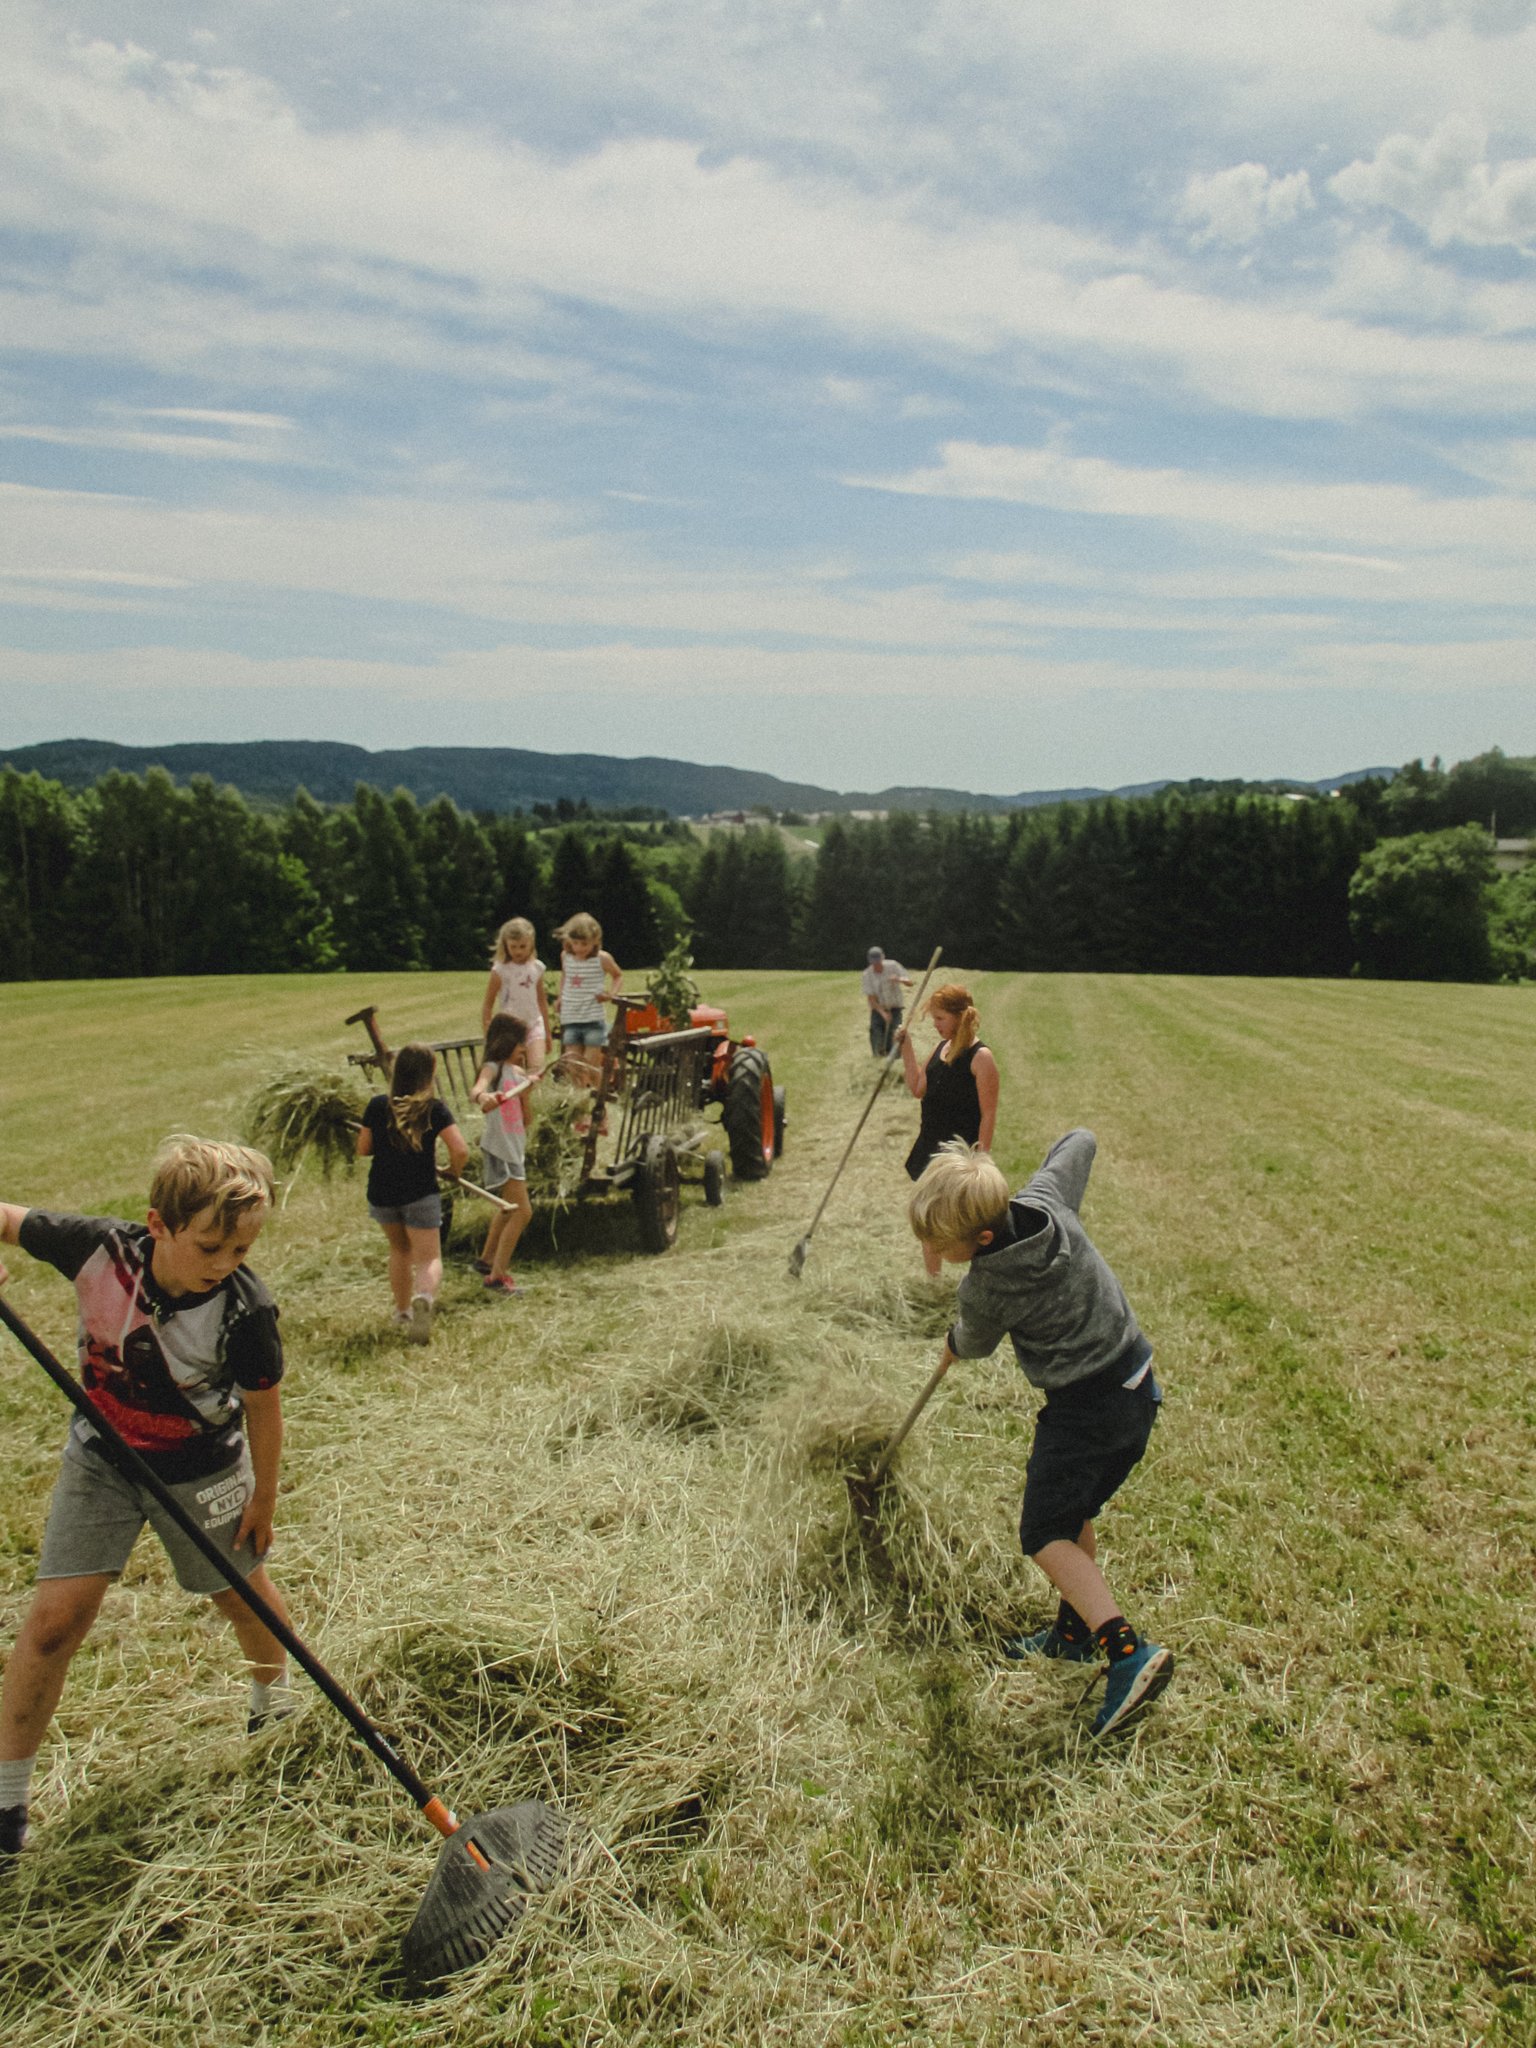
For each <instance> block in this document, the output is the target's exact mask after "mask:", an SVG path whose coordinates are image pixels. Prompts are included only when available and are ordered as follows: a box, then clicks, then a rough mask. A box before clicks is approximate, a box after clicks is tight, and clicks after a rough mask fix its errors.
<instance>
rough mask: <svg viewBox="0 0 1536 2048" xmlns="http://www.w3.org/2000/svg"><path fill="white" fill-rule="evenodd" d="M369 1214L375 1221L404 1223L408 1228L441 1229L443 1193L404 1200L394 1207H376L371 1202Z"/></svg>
mask: <svg viewBox="0 0 1536 2048" xmlns="http://www.w3.org/2000/svg"><path fill="white" fill-rule="evenodd" d="M368 1214H369V1215H370V1216H371V1217H372V1218H373V1220H374V1222H375V1223H403V1224H404V1225H405V1227H406V1229H407V1230H441V1229H442V1227H443V1198H442V1196H441V1195H422V1196H421V1197H420V1198H419V1199H418V1200H416V1201H414V1202H403V1203H401V1204H400V1205H399V1207H398V1208H393V1209H376V1208H375V1207H374V1206H373V1204H372V1202H370V1203H369V1204H368Z"/></svg>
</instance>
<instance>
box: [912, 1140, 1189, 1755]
mask: <svg viewBox="0 0 1536 2048" xmlns="http://www.w3.org/2000/svg"><path fill="white" fill-rule="evenodd" d="M1097 1150H1098V1145H1097V1141H1096V1140H1095V1138H1094V1135H1093V1133H1092V1131H1069V1132H1068V1133H1067V1135H1066V1136H1065V1137H1064V1138H1060V1139H1058V1140H1057V1142H1056V1143H1055V1144H1054V1145H1053V1146H1052V1147H1051V1149H1050V1151H1049V1152H1048V1153H1047V1155H1046V1159H1045V1163H1044V1165H1043V1166H1042V1167H1041V1168H1040V1169H1039V1171H1038V1172H1037V1173H1036V1174H1034V1175H1033V1177H1032V1178H1031V1179H1030V1181H1029V1182H1028V1184H1027V1185H1026V1186H1025V1187H1024V1188H1023V1189H1021V1190H1020V1192H1019V1193H1018V1194H1017V1195H1015V1196H1014V1197H1013V1199H1012V1200H1011V1201H1010V1200H1009V1196H1008V1183H1007V1181H1006V1180H1005V1179H1004V1177H1003V1175H1002V1173H1001V1172H1000V1170H999V1169H998V1168H997V1167H996V1166H995V1165H994V1164H993V1162H992V1160H991V1158H990V1157H989V1156H988V1154H986V1153H985V1152H979V1151H977V1150H976V1149H975V1148H974V1147H973V1146H970V1145H967V1144H964V1143H963V1142H962V1141H960V1140H958V1139H956V1140H953V1141H952V1142H951V1143H949V1144H947V1145H945V1146H944V1147H942V1149H941V1150H940V1152H939V1154H938V1157H937V1158H935V1159H934V1160H933V1162H932V1163H931V1164H930V1165H929V1167H928V1168H927V1170H926V1171H925V1172H924V1174H923V1176H922V1178H921V1179H920V1180H919V1181H918V1183H917V1186H916V1188H915V1189H914V1190H913V1193H912V1198H911V1202H910V1204H909V1208H908V1214H909V1216H910V1218H911V1222H912V1228H913V1230H914V1232H915V1233H916V1234H917V1236H918V1237H919V1238H920V1239H921V1240H922V1242H923V1243H924V1244H925V1245H932V1246H933V1247H934V1248H935V1249H936V1250H937V1251H938V1253H939V1255H940V1257H941V1258H943V1259H945V1260H947V1261H949V1262H950V1263H951V1264H956V1265H958V1264H962V1263H966V1262H968V1263H969V1265H970V1271H969V1272H968V1273H967V1274H966V1276H965V1278H964V1279H963V1280H962V1281H961V1283H960V1287H959V1291H958V1293H957V1295H956V1308H957V1310H958V1314H957V1315H956V1318H955V1321H954V1323H953V1325H952V1326H951V1329H950V1332H949V1335H948V1337H947V1338H946V1340H945V1345H944V1355H943V1359H942V1361H941V1362H942V1364H943V1365H944V1366H945V1367H948V1366H949V1365H951V1364H953V1362H954V1361H955V1359H957V1358H987V1357H990V1356H991V1354H992V1353H993V1352H994V1351H995V1350H996V1349H997V1347H998V1345H999V1344H1000V1343H1001V1342H1002V1340H1003V1338H1004V1337H1011V1338H1012V1339H1013V1348H1014V1351H1015V1352H1016V1353H1017V1355H1018V1360H1019V1364H1020V1366H1021V1367H1022V1368H1023V1370H1024V1374H1025V1376H1026V1378H1027V1379H1028V1380H1029V1382H1030V1384H1031V1385H1032V1386H1036V1387H1039V1388H1040V1389H1041V1391H1042V1392H1043V1393H1044V1395H1045V1406H1044V1407H1043V1408H1042V1409H1041V1410H1040V1414H1039V1418H1038V1420H1037V1421H1036V1424H1035V1441H1034V1447H1033V1448H1032V1450H1031V1451H1030V1455H1029V1466H1028V1469H1027V1472H1026V1474H1025V1480H1024V1507H1023V1512H1022V1514H1021V1516H1020V1519H1019V1540H1020V1542H1021V1543H1022V1544H1023V1546H1024V1552H1025V1555H1026V1556H1028V1557H1032V1558H1033V1559H1034V1561H1035V1563H1036V1564H1037V1565H1039V1567H1040V1569H1041V1570H1042V1571H1043V1572H1044V1573H1045V1575H1046V1577H1047V1578H1048V1579H1049V1580H1050V1581H1051V1584H1052V1585H1053V1586H1054V1587H1055V1588H1056V1590H1057V1592H1058V1593H1059V1594H1060V1596H1061V1603H1060V1606H1059V1607H1058V1609H1057V1613H1056V1619H1055V1620H1054V1621H1053V1622H1052V1623H1051V1625H1050V1626H1049V1628H1044V1629H1041V1630H1039V1631H1038V1633H1037V1634H1035V1635H1030V1636H1011V1637H1010V1638H1009V1639H1008V1640H1007V1641H1006V1642H1005V1643H1004V1645H1003V1649H1004V1651H1005V1653H1006V1654H1007V1655H1008V1656H1010V1657H1015V1658H1026V1657H1050V1658H1062V1659H1065V1660H1066V1661H1067V1662H1069V1663H1073V1664H1086V1663H1089V1662H1091V1661H1092V1660H1093V1659H1094V1658H1095V1656H1097V1655H1100V1654H1102V1655H1104V1656H1105V1657H1107V1658H1108V1660H1109V1673H1108V1680H1107V1684H1106V1688H1105V1696H1104V1705H1103V1706H1102V1707H1101V1708H1100V1710H1099V1713H1098V1715H1097V1717H1096V1718H1095V1720H1094V1724H1093V1732H1094V1734H1095V1735H1096V1736H1097V1735H1108V1734H1110V1733H1111V1732H1112V1731H1113V1730H1115V1729H1119V1728H1123V1727H1124V1726H1125V1725H1126V1723H1127V1722H1128V1721H1129V1720H1130V1719H1131V1718H1132V1717H1133V1716H1134V1715H1136V1714H1139V1713H1140V1712H1141V1710H1142V1708H1143V1707H1145V1706H1147V1705H1148V1704H1149V1703H1150V1702H1151V1701H1152V1700H1154V1699H1155V1698H1156V1697H1157V1695H1158V1694H1159V1693H1160V1692H1161V1691H1162V1689H1163V1687H1164V1686H1165V1685H1166V1684H1167V1683H1168V1681H1169V1679H1170V1678H1171V1677H1172V1676H1173V1657H1172V1654H1171V1652H1169V1651H1167V1650H1165V1649H1163V1648H1161V1647H1160V1645H1158V1644H1157V1643H1152V1642H1148V1641H1146V1640H1145V1639H1144V1638H1142V1637H1141V1636H1138V1635H1137V1633H1136V1631H1135V1630H1134V1629H1133V1628H1132V1627H1131V1625H1130V1623H1129V1622H1128V1621H1127V1620H1126V1619H1125V1617H1124V1615H1123V1614H1122V1613H1121V1612H1120V1606H1119V1602H1118V1601H1117V1600H1116V1599H1115V1597H1114V1595H1113V1594H1112V1593H1111V1592H1110V1590H1109V1587H1108V1585H1107V1584H1106V1583H1105V1580H1104V1574H1103V1573H1102V1572H1101V1571H1100V1570H1099V1567H1098V1565H1097V1563H1096V1562H1095V1543H1094V1533H1093V1524H1094V1518H1095V1516H1097V1515H1098V1513H1099V1512H1100V1510H1101V1509H1102V1508H1103V1506H1104V1504H1105V1502H1106V1501H1108V1500H1109V1498H1110V1496H1111V1495H1112V1494H1114V1493H1115V1492H1116V1491H1117V1490H1118V1489H1119V1487H1120V1486H1121V1485H1122V1484H1123V1483H1124V1481H1125V1479H1126V1478H1127V1476H1128V1475H1129V1474H1130V1472H1131V1471H1132V1469H1133V1468H1134V1467H1135V1466H1136V1465H1137V1464H1138V1463H1139V1462H1140V1459H1141V1456H1142V1453H1143V1452H1144V1451H1145V1450H1146V1448H1147V1442H1148V1439H1149V1438H1150V1437H1151V1434H1152V1425H1153V1423H1154V1422H1155V1421H1156V1420H1157V1410H1158V1404H1159V1402H1160V1401H1161V1400H1162V1398H1163V1397H1162V1391H1161V1389H1160V1388H1159V1386H1158V1384H1157V1381H1156V1379H1155V1378H1154V1376H1153V1372H1152V1347H1151V1345H1150V1344H1149V1343H1148V1342H1147V1340H1146V1338H1145V1337H1144V1336H1143V1335H1142V1333H1141V1329H1140V1326H1139V1325H1138V1323H1137V1321H1136V1318H1135V1316H1134V1315H1133V1314H1132V1312H1131V1307H1130V1304H1129V1302H1128V1301H1127V1300H1126V1298H1125V1294H1124V1291H1123V1290H1122V1288H1121V1286H1120V1283H1119V1281H1118V1280H1117V1279H1116V1278H1115V1276H1114V1274H1113V1273H1112V1272H1111V1271H1110V1270H1109V1267H1108V1266H1107V1265H1106V1264H1105V1262H1104V1260H1103V1258H1102V1257H1101V1256H1100V1254H1099V1252H1098V1251H1097V1250H1096V1249H1095V1247H1094V1246H1093V1244H1092V1243H1091V1242H1090V1240H1089V1238H1088V1234H1087V1232H1086V1231H1085V1230H1084V1229H1083V1226H1082V1224H1081V1222H1080V1221H1079V1220H1078V1213H1077V1212H1078V1210H1079V1208H1080V1207H1081V1206H1082V1200H1083V1196H1084V1194H1085V1192H1086V1190H1087V1187H1088V1175H1089V1172H1090V1170H1091V1169H1092V1166H1093V1158H1094V1154H1095V1152H1096V1151H1097Z"/></svg>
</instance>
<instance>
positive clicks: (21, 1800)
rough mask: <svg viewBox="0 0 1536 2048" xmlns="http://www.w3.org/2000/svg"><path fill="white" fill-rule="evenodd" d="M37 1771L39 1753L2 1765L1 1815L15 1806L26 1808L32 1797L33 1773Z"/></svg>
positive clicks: (0, 1787)
mask: <svg viewBox="0 0 1536 2048" xmlns="http://www.w3.org/2000/svg"><path fill="white" fill-rule="evenodd" d="M36 1769H37V1752H36V1751H35V1750H34V1751H33V1753H32V1754H31V1756H19V1757H17V1758H16V1759H15V1761H14V1762H12V1763H3V1764H0V1813H4V1812H6V1811H7V1810H8V1809H9V1808H11V1807H13V1806H25V1805H26V1804H27V1802H28V1800H29V1798H30V1797H31V1792H32V1773H33V1772H34V1771H35V1770H36Z"/></svg>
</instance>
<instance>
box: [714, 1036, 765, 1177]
mask: <svg viewBox="0 0 1536 2048" xmlns="http://www.w3.org/2000/svg"><path fill="white" fill-rule="evenodd" d="M720 1122H721V1124H722V1126H723V1128H724V1130H725V1139H726V1143H727V1144H728V1145H729V1146H730V1148H731V1171H732V1173H734V1174H735V1176H736V1178H737V1179H738V1180H765V1179H766V1178H767V1176H768V1174H769V1173H770V1171H771V1170H772V1167H773V1073H772V1070H771V1069H770V1067H769V1065H768V1055H767V1053H765V1052H764V1051H763V1049H762V1047H761V1046H760V1045H743V1046H740V1047H738V1048H737V1051H736V1053H735V1055H734V1057H733V1058H732V1060H731V1071H730V1074H729V1076H728V1077H727V1079H726V1084H725V1107H724V1108H723V1109H722V1111H721V1113H720Z"/></svg>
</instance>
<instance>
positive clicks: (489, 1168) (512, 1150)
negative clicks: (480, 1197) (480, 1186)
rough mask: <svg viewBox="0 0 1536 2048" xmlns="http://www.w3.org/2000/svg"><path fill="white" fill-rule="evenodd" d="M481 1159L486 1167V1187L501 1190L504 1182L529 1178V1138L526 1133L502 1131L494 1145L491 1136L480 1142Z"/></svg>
mask: <svg viewBox="0 0 1536 2048" xmlns="http://www.w3.org/2000/svg"><path fill="white" fill-rule="evenodd" d="M480 1158H481V1162H482V1164H483V1165H484V1167H485V1180H486V1186H487V1187H492V1188H499V1187H500V1186H501V1184H502V1182H503V1181H504V1180H526V1179H527V1178H528V1138H527V1133H526V1132H524V1131H507V1130H502V1131H498V1132H497V1133H496V1142H495V1144H494V1145H493V1144H492V1143H491V1141H490V1137H489V1134H487V1136H486V1137H484V1138H482V1139H481V1141H480Z"/></svg>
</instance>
